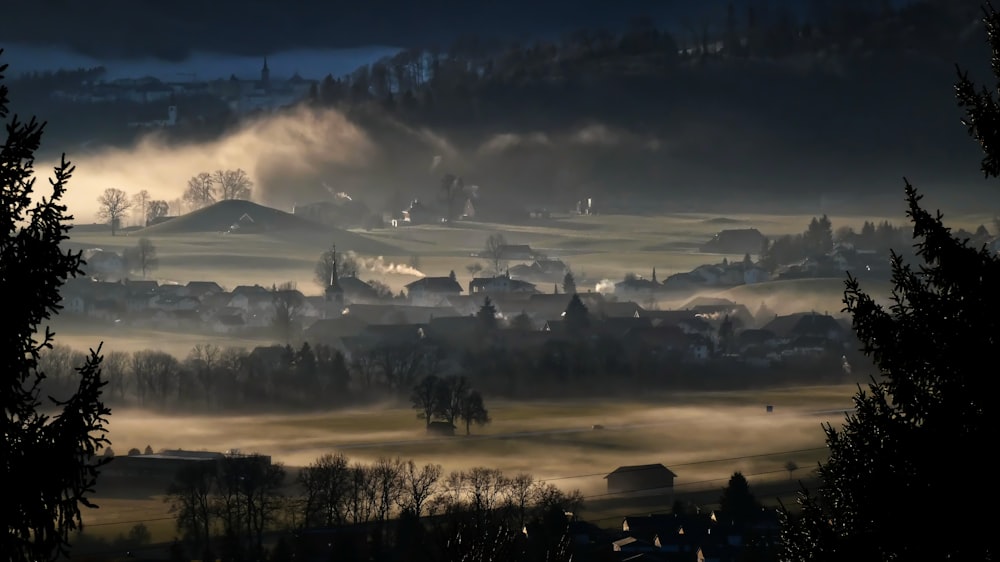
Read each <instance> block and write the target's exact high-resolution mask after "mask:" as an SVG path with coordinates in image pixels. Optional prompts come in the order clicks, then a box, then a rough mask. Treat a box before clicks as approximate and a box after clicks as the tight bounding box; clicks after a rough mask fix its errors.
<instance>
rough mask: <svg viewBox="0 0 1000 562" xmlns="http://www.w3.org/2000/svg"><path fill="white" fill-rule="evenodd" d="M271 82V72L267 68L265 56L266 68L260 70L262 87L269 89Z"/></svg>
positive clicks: (265, 63) (265, 57)
mask: <svg viewBox="0 0 1000 562" xmlns="http://www.w3.org/2000/svg"><path fill="white" fill-rule="evenodd" d="M270 81H271V70H270V69H269V68H267V56H266V55H265V56H264V66H263V67H262V68H261V69H260V85H261V86H263V87H264V88H267V87H268V85H269V82H270Z"/></svg>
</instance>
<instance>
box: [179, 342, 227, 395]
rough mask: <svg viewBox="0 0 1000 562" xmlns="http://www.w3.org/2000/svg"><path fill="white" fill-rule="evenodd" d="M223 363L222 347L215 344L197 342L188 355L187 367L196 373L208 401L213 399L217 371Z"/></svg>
mask: <svg viewBox="0 0 1000 562" xmlns="http://www.w3.org/2000/svg"><path fill="white" fill-rule="evenodd" d="M221 363H222V349H221V348H220V347H219V346H217V345H215V344H211V343H208V344H200V343H199V344H197V345H195V346H194V347H193V348H191V352H190V353H188V356H187V368H188V369H189V370H190V371H191V372H193V373H194V376H195V378H196V379H197V380H198V384H199V385H200V386H201V390H202V394H203V395H204V396H205V400H206V401H211V399H212V394H213V392H214V390H215V380H216V375H217V371H218V370H219V369H220V366H221Z"/></svg>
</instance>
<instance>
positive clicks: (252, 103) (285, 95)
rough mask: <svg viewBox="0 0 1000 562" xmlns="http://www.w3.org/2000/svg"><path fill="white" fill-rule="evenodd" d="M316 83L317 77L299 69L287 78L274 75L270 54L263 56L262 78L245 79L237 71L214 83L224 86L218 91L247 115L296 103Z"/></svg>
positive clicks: (231, 104)
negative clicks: (304, 75)
mask: <svg viewBox="0 0 1000 562" xmlns="http://www.w3.org/2000/svg"><path fill="white" fill-rule="evenodd" d="M316 84H317V82H316V81H315V80H309V79H307V78H303V77H301V76H299V74H298V73H297V72H296V73H294V74H292V76H291V77H290V78H287V79H276V78H272V76H271V69H270V67H269V66H268V63H267V57H264V62H263V65H262V66H261V69H260V77H259V78H257V79H255V80H243V79H240V78H238V77H237V76H236V75H235V74H234V75H232V76H230V77H229V79H228V80H220V81H218V82H217V83H216V84H214V86H215V87H216V88H217V89H218V90H221V91H219V93H220V94H221V95H222V96H223V98H224V99H226V100H227V101H228V103H229V108H230V109H231V110H232V111H233V112H234V113H237V114H239V115H247V114H252V113H261V112H271V111H274V110H277V109H281V108H283V107H290V106H293V105H295V104H296V103H298V102H300V101H302V100H303V99H305V98H306V97H307V96H308V95H309V91H310V89H312V88H313V87H314V86H315V85H316Z"/></svg>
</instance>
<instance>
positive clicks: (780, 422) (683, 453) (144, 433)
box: [110, 387, 851, 493]
mask: <svg viewBox="0 0 1000 562" xmlns="http://www.w3.org/2000/svg"><path fill="white" fill-rule="evenodd" d="M841 391H842V392H841ZM802 392H803V395H802V400H801V401H799V400H797V399H796V398H795V394H794V393H792V394H789V393H781V392H776V393H775V396H774V397H775V398H778V401H779V405H778V406H776V408H775V411H774V412H773V413H767V412H766V410H765V404H764V403H760V404H754V405H745V406H743V405H733V403H732V400H725V401H723V400H719V401H718V402H714V401H713V400H712V399H711V398H704V397H692V398H691V400H690V401H691V403H693V404H696V405H691V406H680V405H679V406H666V405H662V406H661V405H655V404H650V403H633V404H628V403H622V402H616V403H611V402H609V403H607V404H600V403H597V402H582V401H580V402H576V403H571V404H565V403H560V404H551V405H547V404H517V403H504V404H496V405H492V407H491V415H492V417H493V419H494V422H493V423H492V424H491V425H490V426H487V427H486V428H485V429H480V428H476V427H473V435H471V436H465V435H458V436H455V437H445V438H430V437H428V436H427V435H426V434H425V433H424V431H423V422H422V421H421V420H418V419H417V418H416V416H415V415H414V414H413V411H411V410H405V409H399V408H384V409H371V410H357V411H348V412H337V413H331V414H301V415H262V416H256V415H249V416H173V415H170V416H167V415H157V414H151V413H149V412H144V411H139V410H116V411H115V412H114V414H113V415H112V416H111V421H110V438H111V440H112V443H113V445H112V447H113V448H114V450H115V451H116V453H117V454H125V453H126V452H127V451H128V450H129V449H130V448H133V447H135V448H138V449H140V450H141V449H144V448H145V447H146V446H147V445H150V446H151V447H152V448H153V449H154V450H156V451H159V450H161V449H187V450H211V451H227V450H232V449H236V450H239V451H241V452H244V453H248V452H259V453H261V454H266V455H270V456H271V457H272V459H273V460H274V461H277V462H282V463H284V464H285V465H286V466H290V467H296V466H304V465H307V464H309V463H310V462H312V461H313V460H315V459H316V458H317V457H319V456H320V455H323V454H325V453H329V452H333V451H343V452H344V453H345V454H347V455H348V456H349V457H350V458H351V459H355V460H361V461H370V460H372V459H374V458H376V457H378V456H400V457H402V458H404V459H409V458H412V459H414V460H415V461H417V462H419V463H425V462H432V463H439V464H441V465H442V466H443V467H444V469H445V470H446V471H450V470H460V469H466V468H470V467H473V466H489V467H495V468H499V469H501V470H503V471H504V472H505V473H511V474H513V473H517V472H528V473H531V474H533V475H534V476H535V477H536V478H539V479H558V480H559V482H560V485H561V486H563V485H564V486H565V487H568V488H580V489H581V490H583V491H584V492H585V493H588V492H589V493H594V492H599V491H601V490H603V486H604V482H603V480H602V476H603V475H604V474H605V473H607V472H611V471H612V470H614V469H615V468H616V467H618V466H622V465H636V464H646V463H663V464H665V465H666V466H668V467H671V468H672V469H674V471H675V472H676V473H677V474H678V480H677V484H678V485H679V486H682V485H684V484H683V483H684V482H688V483H696V482H701V481H705V480H709V479H714V478H725V477H727V476H728V475H730V474H732V472H733V471H735V470H742V471H744V472H745V473H748V474H760V473H765V472H771V471H778V472H780V471H781V470H783V467H784V466H785V464H786V463H787V462H788V461H795V462H796V463H797V464H798V465H799V466H802V467H809V466H811V465H813V464H814V462H815V459H817V458H819V456H820V455H821V454H822V447H823V446H824V435H823V432H822V429H821V423H823V422H826V421H830V422H832V423H835V424H836V423H840V422H841V421H842V420H843V410H844V409H845V408H849V407H850V400H849V396H850V394H851V388H847V387H843V388H841V389H836V392H832V393H831V392H829V391H827V393H826V394H824V395H822V396H819V397H815V396H814V397H812V398H808V397H807V396H806V395H807V394H808V392H809V391H808V390H803V391H802ZM782 403H783V404H787V405H785V406H782V405H780V404H782ZM550 408H551V417H549V418H547V417H546V411H547V410H548V409H550ZM595 424H597V425H600V426H603V429H594V425H595ZM459 433H464V428H460V430H459Z"/></svg>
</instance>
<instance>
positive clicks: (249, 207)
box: [139, 200, 329, 235]
mask: <svg viewBox="0 0 1000 562" xmlns="http://www.w3.org/2000/svg"><path fill="white" fill-rule="evenodd" d="M234 225H238V226H239V227H240V228H238V229H237V228H234ZM289 230H306V231H310V230H311V231H315V232H324V231H328V230H329V229H328V228H326V227H324V226H322V225H319V224H316V223H314V222H312V221H308V220H305V219H302V218H300V217H297V216H295V215H293V214H291V213H286V212H285V211H281V210H279V209H274V208H271V207H265V206H264V205H259V204H257V203H254V202H252V201H242V200H229V201H219V202H218V203H214V204H212V205H209V206H208V207H205V208H203V209H198V210H197V211H192V212H190V213H187V214H185V215H181V216H179V217H175V218H172V219H169V220H167V221H164V222H161V223H159V224H156V225H153V226H148V227H146V228H144V229H141V230H140V231H139V234H142V235H163V234H191V233H194V232H230V231H232V232H234V233H236V232H239V231H243V232H255V233H261V232H280V231H289Z"/></svg>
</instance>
